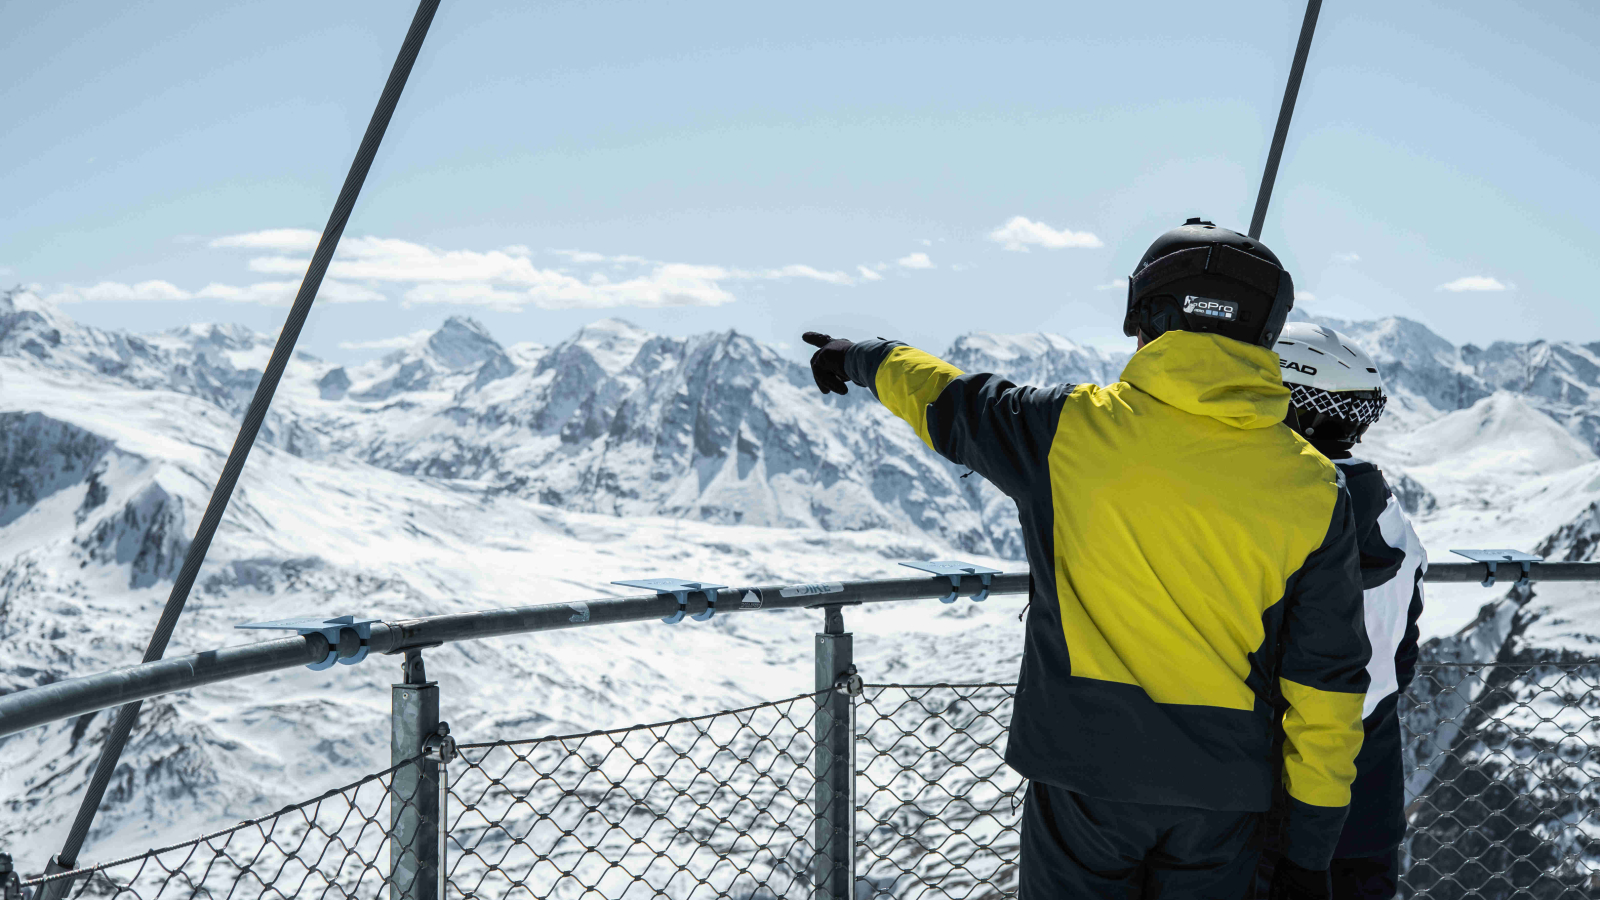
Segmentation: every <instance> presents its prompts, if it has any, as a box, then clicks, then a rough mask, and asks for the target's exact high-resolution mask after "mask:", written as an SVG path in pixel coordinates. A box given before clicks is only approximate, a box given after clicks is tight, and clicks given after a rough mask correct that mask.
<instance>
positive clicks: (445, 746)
mask: <svg viewBox="0 0 1600 900" xmlns="http://www.w3.org/2000/svg"><path fill="white" fill-rule="evenodd" d="M422 755H423V756H425V757H428V758H429V759H437V760H438V761H439V762H442V763H449V762H451V761H452V760H454V759H455V758H456V739H455V738H453V737H451V736H450V723H449V722H440V723H439V727H438V729H436V730H435V731H434V733H433V734H430V735H428V737H427V739H426V740H424V741H423V742H422Z"/></svg>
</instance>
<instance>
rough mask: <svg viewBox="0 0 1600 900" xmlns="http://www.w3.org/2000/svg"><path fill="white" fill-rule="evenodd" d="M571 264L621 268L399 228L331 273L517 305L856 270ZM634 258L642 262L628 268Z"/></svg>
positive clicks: (589, 302) (717, 300)
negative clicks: (418, 237)
mask: <svg viewBox="0 0 1600 900" xmlns="http://www.w3.org/2000/svg"><path fill="white" fill-rule="evenodd" d="M304 238H305V235H304V234H301V233H298V232H296V231H295V230H294V229H275V230H271V231H263V232H256V233H252V234H248V235H234V236H231V237H229V238H225V239H219V240H218V242H217V245H218V246H228V247H244V248H252V249H254V248H270V249H276V248H279V247H286V246H290V245H293V244H295V243H296V242H297V241H298V242H300V243H301V244H302V245H303V243H304ZM549 252H551V253H552V254H555V255H557V256H562V257H565V258H566V260H567V261H568V262H570V263H572V264H574V265H580V266H593V265H598V264H608V265H610V266H611V268H612V269H613V270H617V271H620V272H622V273H623V277H618V276H617V275H616V274H611V275H608V274H606V273H603V272H599V271H596V272H591V273H589V274H588V275H587V276H580V275H576V274H573V273H572V272H569V271H564V270H561V269H552V268H545V267H541V266H539V265H537V264H536V263H535V262H534V261H533V260H532V259H531V258H530V256H531V254H530V253H529V251H528V248H527V247H525V246H522V245H515V246H511V247H506V248H502V249H500V250H487V251H478V250H440V249H438V248H435V247H428V246H425V245H423V244H418V243H415V242H412V241H405V240H399V239H396V238H377V237H359V238H347V239H346V240H345V241H344V242H342V243H341V244H340V246H339V255H338V256H337V257H336V258H335V259H334V261H333V263H332V264H331V265H330V266H329V273H330V274H332V275H335V276H338V277H340V278H343V279H346V280H350V281H364V282H401V283H408V284H410V285H411V287H409V288H408V289H407V290H406V291H405V292H404V294H403V301H404V303H405V304H406V305H408V306H410V305H417V304H427V303H441V304H454V305H469V306H486V307H491V308H494V309H502V310H516V309H521V308H523V307H525V306H529V305H532V306H536V307H539V308H542V309H607V308H612V307H619V306H639V307H644V308H659V307H665V306H719V305H721V304H724V303H731V302H733V301H734V300H735V299H737V298H736V297H735V296H734V295H733V294H732V293H731V292H730V291H729V290H727V289H726V288H725V287H723V286H722V283H723V282H737V281H775V280H787V279H807V280H812V281H821V282H823V283H826V284H834V285H840V286H849V285H853V284H856V283H857V279H856V278H855V277H854V276H852V275H850V274H849V273H846V272H840V271H829V270H824V269H818V268H817V267H815V266H809V265H804V264H800V263H795V264H791V265H786V266H780V267H778V268H773V269H739V268H730V267H726V266H715V265H698V264H691V263H669V262H661V261H659V260H649V259H645V258H643V257H639V256H627V255H621V256H609V255H606V254H603V253H596V252H593V251H589V250H577V249H552V250H550V251H549ZM308 262H309V261H308V260H307V259H305V258H302V257H294V256H287V255H270V256H257V257H253V258H251V259H250V260H249V262H248V264H247V265H248V266H249V268H250V270H251V271H254V272H260V273H264V274H276V273H287V272H303V271H304V270H305V267H306V265H307V263H308ZM630 267H633V268H635V269H637V268H647V269H648V271H644V272H639V273H638V274H636V275H633V276H632V277H626V275H627V270H628V269H629V268H630Z"/></svg>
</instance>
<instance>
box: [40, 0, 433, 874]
mask: <svg viewBox="0 0 1600 900" xmlns="http://www.w3.org/2000/svg"><path fill="white" fill-rule="evenodd" d="M438 9H439V0H421V3H419V4H418V6H417V12H416V15H415V16H414V17H413V18H412V20H411V28H410V29H409V30H408V31H407V32H406V38H405V42H404V43H402V44H401V45H400V53H399V56H398V57H397V58H396V59H395V62H394V67H393V68H392V69H391V70H390V72H389V80H388V82H387V83H385V84H384V87H383V93H382V95H381V96H380V97H379V98H378V105H377V108H376V109H375V110H373V113H372V119H371V121H370V122H368V123H367V131H366V134H365V135H364V136H363V137H362V139H361V146H360V148H359V149H357V151H356V157H355V160H354V161H353V162H352V163H351V164H350V171H349V174H347V175H346V176H345V180H344V187H343V188H342V189H341V190H340V191H339V198H338V200H337V201H336V202H335V203H334V205H333V212H332V213H331V214H330V215H329V216H328V224H327V225H326V227H324V228H323V230H322V239H321V240H320V241H318V242H317V249H316V252H315V253H314V254H312V257H311V264H310V265H309V266H308V267H307V268H306V276H305V278H304V280H302V281H301V282H300V290H299V293H298V294H296V295H295V299H294V305H293V306H292V307H291V308H290V310H289V315H288V318H287V319H285V320H284V323H283V330H282V331H281V332H279V334H278V340H277V344H276V345H275V346H274V347H273V348H272V357H271V359H270V360H268V362H267V366H266V369H265V370H264V371H263V372H262V373H261V381H260V382H259V383H258V384H257V385H256V392H255V396H254V397H253V398H251V401H250V407H249V409H248V410H246V412H245V415H244V421H243V422H242V423H241V424H240V426H239V434H238V437H236V438H235V439H234V442H233V449H232V450H231V451H230V452H229V453H228V459H227V462H226V463H224V464H223V467H222V475H221V477H219V478H218V479H217V485H216V488H215V489H214V490H213V491H212V493H211V500H210V502H209V503H208V504H207V505H206V511H205V515H204V516H202V517H201V519H200V526H199V528H197V529H196V531H195V536H194V541H193V542H192V543H191V544H190V545H189V552H188V555H187V556H185V557H184V560H183V567H182V568H181V569H179V571H178V575H177V577H176V579H175V580H174V581H173V585H172V593H171V594H170V595H168V598H167V604H166V607H165V608H163V609H162V611H161V618H160V620H159V621H158V622H157V623H156V629H155V632H154V633H153V634H152V635H151V636H150V643H149V645H148V646H147V647H146V649H145V653H144V662H153V661H155V660H158V659H160V658H161V657H162V655H163V654H165V653H166V650H167V642H168V641H169V640H170V639H171V637H172V632H173V630H174V629H175V628H176V627H177V624H178V618H179V617H180V616H181V615H182V614H183V607H184V604H185V603H186V602H187V601H188V599H189V592H190V590H191V589H192V588H193V587H194V582H195V578H196V577H198V576H199V574H200V566H201V565H202V564H203V563H204V562H205V558H206V552H207V551H208V550H209V549H210V547H211V539H212V538H213V537H214V536H215V535H216V532H217V527H218V526H219V525H220V524H221V523H222V516H223V513H224V512H226V511H227V508H228V501H229V500H230V499H231V498H232V496H233V490H234V487H235V485H237V484H238V482H239V475H240V474H241V473H242V472H243V471H244V464H245V460H246V459H248V458H249V456H250V450H251V448H253V447H254V446H255V442H256V436H257V434H258V433H259V432H260V431H261V425H262V423H264V422H265V421H266V417H267V410H268V408H269V407H270V406H271V405H272V398H273V395H274V393H276V391H277V389H278V383H279V382H280V381H281V380H282V379H283V373H284V370H285V369H286V368H287V367H288V365H289V360H290V359H291V357H292V356H293V354H294V347H295V343H296V342H297V341H298V340H299V338H300V331H301V329H302V328H304V327H305V323H306V318H307V317H308V316H309V315H310V314H311V305H312V304H313V303H314V302H315V301H316V298H317V291H318V289H319V288H321V286H322V279H323V276H324V275H326V274H327V272H328V265H329V263H331V262H332V261H333V254H334V251H335V250H337V249H338V247H339V238H340V237H341V236H343V234H344V228H345V224H346V223H347V222H349V220H350V213H351V211H352V210H354V209H355V205H356V198H357V197H358V196H360V194H361V187H362V185H363V184H364V183H365V182H366V179H367V172H368V170H370V169H371V168H372V160H373V158H374V157H375V156H377V153H378V147H379V145H380V144H382V143H383V135H384V132H385V131H386V130H387V129H388V127H389V119H390V117H391V116H393V115H394V110H395V107H396V106H397V105H398V104H399V102H400V94H401V92H402V91H403V90H404V89H405V85H406V79H407V78H409V77H410V75H411V68H412V66H413V65H414V64H415V63H416V61H417V54H418V53H419V52H420V51H421V49H422V42H423V39H424V38H426V37H427V34H428V27H429V26H430V25H431V24H432V23H433V17H434V13H436V12H437V11H438ZM141 705H142V701H136V702H133V703H129V704H127V705H126V706H123V707H121V708H120V709H119V710H118V711H117V720H116V724H115V725H114V726H113V727H112V729H111V733H110V735H109V736H108V738H107V740H106V743H105V747H104V749H103V750H102V751H101V754H100V761H99V763H98V764H97V765H96V767H95V772H94V776H93V778H91V779H90V782H89V788H88V790H87V791H86V792H85V793H84V797H83V803H82V805H81V806H80V807H79V809H78V815H77V817H76V818H75V819H74V820H73V822H72V830H71V831H70V832H68V834H67V840H66V842H65V843H64V844H63V845H62V850H61V853H60V854H59V855H58V856H57V858H56V865H58V866H62V867H65V868H67V869H70V868H72V867H73V866H74V865H75V864H76V862H77V858H78V851H79V850H81V849H82V848H83V842H84V840H85V839H86V838H87V837H88V834H89V827H90V826H91V825H92V824H93V823H94V817H95V813H96V811H97V810H98V809H99V807H100V801H101V800H102V799H103V798H104V796H105V791H106V787H107V785H109V784H110V782H111V776H112V774H113V773H114V772H115V771H116V768H117V763H118V762H119V760H120V759H121V757H122V749H123V747H124V746H125V745H126V743H127V740H128V735H129V734H130V733H132V731H133V725H134V722H135V720H137V719H138V717H139V709H140V707H141ZM62 881H63V882H70V879H63V880H62ZM54 896H59V894H55V895H54ZM41 900H43V898H41Z"/></svg>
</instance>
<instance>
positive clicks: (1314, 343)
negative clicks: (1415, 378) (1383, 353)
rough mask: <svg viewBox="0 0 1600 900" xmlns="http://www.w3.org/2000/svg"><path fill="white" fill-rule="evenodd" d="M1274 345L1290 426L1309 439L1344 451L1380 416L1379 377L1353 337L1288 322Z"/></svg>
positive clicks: (1383, 401) (1385, 400) (1383, 400)
mask: <svg viewBox="0 0 1600 900" xmlns="http://www.w3.org/2000/svg"><path fill="white" fill-rule="evenodd" d="M1272 349H1274V350H1276V351H1277V353H1278V366H1279V368H1280V370H1281V371H1282V373H1283V383H1284V384H1286V385H1288V387H1289V392H1290V398H1289V406H1290V408H1291V409H1292V410H1293V411H1294V416H1293V417H1292V420H1291V424H1294V422H1295V421H1297V422H1298V423H1299V424H1298V426H1297V427H1296V428H1295V430H1296V431H1298V432H1300V433H1301V434H1302V435H1304V436H1305V437H1306V438H1307V439H1308V440H1310V441H1311V442H1313V443H1317V444H1332V445H1335V446H1337V447H1339V448H1341V449H1346V450H1348V449H1349V448H1350V447H1352V446H1354V445H1355V443H1356V442H1357V441H1359V440H1361V435H1362V434H1364V433H1366V430H1367V427H1368V426H1370V425H1371V424H1372V423H1373V422H1376V421H1378V417H1379V416H1382V415H1383V407H1384V405H1385V404H1386V403H1388V399H1389V398H1388V397H1387V396H1386V395H1385V394H1384V392H1383V376H1382V375H1380V374H1379V373H1378V364H1377V363H1376V362H1373V360H1372V357H1370V356H1368V355H1367V352H1366V351H1365V350H1362V349H1361V347H1360V346H1359V345H1357V344H1356V342H1355V341H1352V340H1350V339H1349V338H1347V337H1345V336H1344V335H1342V334H1340V333H1339V332H1337V331H1334V330H1333V329H1332V328H1328V327H1326V326H1323V325H1313V324H1311V323H1310V322H1290V323H1288V324H1287V325H1284V326H1283V332H1282V333H1281V334H1280V335H1279V336H1278V343H1277V344H1276V345H1275V346H1274V347H1273V348H1272Z"/></svg>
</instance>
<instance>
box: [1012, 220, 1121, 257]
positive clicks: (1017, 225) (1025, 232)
mask: <svg viewBox="0 0 1600 900" xmlns="http://www.w3.org/2000/svg"><path fill="white" fill-rule="evenodd" d="M989 240H991V241H994V242H996V243H998V244H1000V245H1001V246H1003V247H1005V249H1007V250H1013V251H1016V252H1018V253H1027V252H1028V247H1029V245H1033V246H1038V247H1044V248H1045V249H1047V250H1062V249H1066V248H1081V249H1094V248H1097V247H1104V246H1105V244H1103V243H1101V241H1100V239H1099V238H1098V237H1095V236H1094V235H1093V234H1090V233H1089V232H1087V231H1072V230H1070V229H1061V230H1059V231H1058V230H1057V229H1054V228H1051V227H1050V226H1049V225H1046V224H1045V223H1043V222H1035V221H1033V220H1032V219H1029V218H1027V217H1025V216H1012V217H1011V220H1010V221H1008V222H1006V223H1005V224H1004V225H1001V226H1000V227H999V228H996V229H995V230H993V231H991V232H989Z"/></svg>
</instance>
